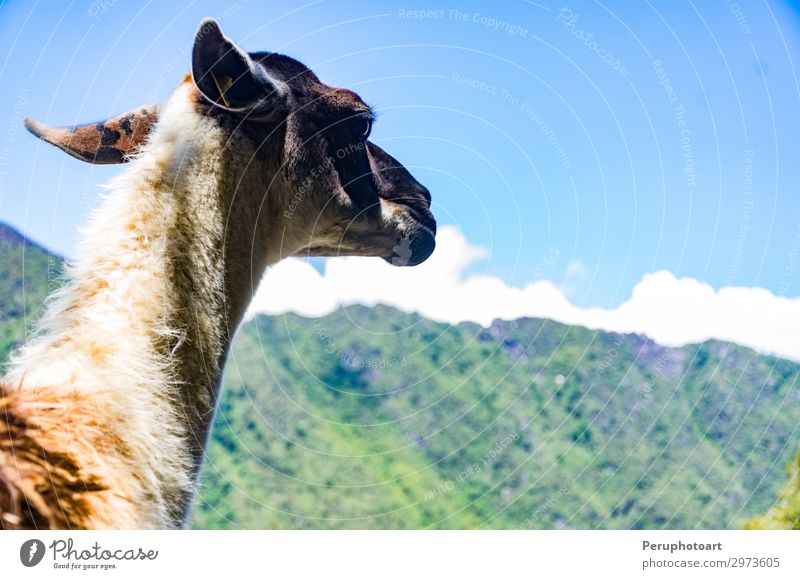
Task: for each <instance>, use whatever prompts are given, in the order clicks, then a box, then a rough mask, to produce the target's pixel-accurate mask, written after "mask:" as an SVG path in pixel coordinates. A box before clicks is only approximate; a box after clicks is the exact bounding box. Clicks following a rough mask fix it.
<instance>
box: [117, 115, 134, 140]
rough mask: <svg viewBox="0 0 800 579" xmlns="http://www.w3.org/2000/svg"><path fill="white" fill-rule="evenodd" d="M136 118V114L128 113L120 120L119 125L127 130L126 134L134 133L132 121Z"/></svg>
mask: <svg viewBox="0 0 800 579" xmlns="http://www.w3.org/2000/svg"><path fill="white" fill-rule="evenodd" d="M135 118H136V117H135V116H134V115H128V116H127V117H125V118H124V119H122V120H121V121H120V122H119V126H120V127H121V128H122V130H123V131H125V134H126V135H132V134H133V127H132V126H131V121H132V120H133V119H135Z"/></svg>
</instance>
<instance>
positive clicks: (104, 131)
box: [96, 123, 120, 153]
mask: <svg viewBox="0 0 800 579" xmlns="http://www.w3.org/2000/svg"><path fill="white" fill-rule="evenodd" d="M96 128H97V132H98V133H100V146H101V148H102V147H108V146H110V145H113V144H115V143H116V142H117V141H119V137H120V134H119V131H115V130H114V129H109V128H108V127H106V126H105V125H104V124H103V123H99V124H98V125H97V127H96ZM99 152H100V151H98V153H99Z"/></svg>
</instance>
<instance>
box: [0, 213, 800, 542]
mask: <svg viewBox="0 0 800 579" xmlns="http://www.w3.org/2000/svg"><path fill="white" fill-rule="evenodd" d="M0 231H4V232H5V233H0V235H2V238H3V239H9V240H10V241H7V242H6V243H5V247H4V250H3V255H2V257H1V258H0V260H1V261H0V280H2V283H0V303H2V304H4V305H3V306H2V307H4V308H6V309H3V310H2V313H0V332H2V333H0V336H2V340H0V348H3V349H2V350H0V352H2V353H3V355H4V356H5V353H7V352H8V349H9V347H10V345H11V344H12V343H13V342H16V341H18V340H19V339H21V337H22V336H24V328H25V325H26V322H27V323H30V321H31V320H32V319H33V318H34V317H35V315H36V313H37V311H38V310H37V306H38V305H39V304H40V303H41V299H42V298H43V296H44V295H45V294H46V292H47V289H48V283H50V282H49V281H48V280H50V281H51V282H52V280H53V279H54V277H53V272H55V271H60V269H58V268H60V261H59V260H58V259H57V258H54V257H52V256H49V255H48V254H47V253H46V252H44V250H41V248H38V247H36V246H33V245H31V244H29V243H27V242H24V241H23V240H22V239H21V238H19V237H15V236H14V234H13V233H11V232H9V230H8V229H7V228H0ZM23 256H24V259H23ZM23 263H24V265H25V267H24V268H23V267H22V265H23ZM23 281H24V287H25V290H26V291H25V294H24V299H22V298H20V297H19V296H20V295H21V294H20V292H21V290H20V288H21V287H22V284H23ZM35 298H38V301H37V299H35ZM14 299H18V302H14V301H13V300H14ZM10 303H15V304H16V305H15V306H14V308H16V309H14V308H9V307H8V306H7V305H6V304H10ZM7 312H9V313H7ZM20 312H21V313H20ZM798 377H800V365H798V364H795V363H792V362H788V361H785V360H781V359H777V358H773V357H769V356H762V355H759V354H757V353H755V352H753V351H752V350H749V349H747V348H742V347H740V346H736V345H732V344H727V343H722V342H717V341H709V342H706V343H704V344H700V345H694V346H685V347H683V348H676V349H670V348H664V347H661V346H659V345H657V344H655V343H653V342H652V341H650V340H647V339H645V338H643V337H641V336H637V335H618V334H610V333H606V332H600V331H590V330H587V329H585V328H580V327H570V326H565V325H562V324H557V323H554V322H552V321H548V320H539V319H521V320H516V321H513V322H496V323H494V324H493V325H492V326H491V327H490V328H482V327H480V326H477V325H474V324H459V325H448V324H441V323H436V322H433V321H430V320H427V319H424V318H422V317H420V316H417V315H414V314H406V313H402V312H400V311H397V310H395V309H392V308H388V307H383V306H378V307H374V308H366V307H362V306H354V307H349V308H346V309H342V310H339V311H337V312H336V313H334V314H332V315H330V316H327V317H325V318H321V319H306V318H302V317H299V316H296V315H284V316H272V317H268V316H259V317H257V318H255V319H254V320H252V321H250V322H249V323H247V324H245V325H244V326H243V327H242V328H241V330H240V331H239V334H238V335H237V338H236V340H235V342H234V345H233V348H232V351H231V354H230V359H229V363H228V368H227V371H226V375H225V378H224V387H223V392H222V395H221V399H220V406H219V411H218V414H217V420H216V425H215V428H214V432H213V435H212V441H211V444H210V447H209V453H208V458H207V461H206V465H205V468H204V470H203V473H202V480H201V483H202V484H201V489H200V492H199V496H198V497H197V500H196V507H195V511H194V516H193V526H194V527H195V528H428V527H430V528H474V527H482V528H513V529H516V528H560V527H568V528H662V527H663V528H734V527H740V526H742V525H744V524H745V523H746V522H747V521H748V520H751V519H752V518H753V517H755V516H756V515H759V514H762V513H768V512H769V513H770V516H772V515H773V514H774V512H775V511H777V510H778V509H781V508H784V507H785V504H787V503H788V504H790V505H791V504H794V505H796V504H797V502H796V500H795V499H796V497H797V493H795V495H793V496H790V494H791V493H789V492H788V491H787V490H784V491H783V495H782V496H783V498H782V499H780V501H782V502H778V503H777V504H776V497H777V496H778V493H779V491H780V489H781V487H782V486H783V485H784V482H785V480H786V477H785V472H784V466H785V465H786V464H787V463H789V462H790V460H791V457H792V456H793V455H794V453H796V452H797V450H798V446H800V445H798V442H797V441H798V437H797V425H798V424H799V423H800V405H798V404H797V399H798V397H800V389H798ZM795 479H796V477H795ZM787 489H789V487H787ZM795 508H796V506H795ZM775 516H777V515H775ZM759 520H760V519H759ZM770 520H771V519H770ZM749 524H750V525H751V526H752V525H753V522H752V521H751V522H750V523H749ZM774 526H778V523H775V524H774ZM784 526H785V524H784Z"/></svg>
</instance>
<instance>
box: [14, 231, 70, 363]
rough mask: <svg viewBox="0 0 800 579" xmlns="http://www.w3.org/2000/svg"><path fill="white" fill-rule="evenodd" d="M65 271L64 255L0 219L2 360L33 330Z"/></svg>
mask: <svg viewBox="0 0 800 579" xmlns="http://www.w3.org/2000/svg"><path fill="white" fill-rule="evenodd" d="M61 273H62V259H61V258H60V257H58V256H56V255H53V254H52V253H50V252H48V251H47V250H46V249H44V248H42V247H41V246H39V245H37V244H36V243H33V242H32V241H30V240H28V239H27V238H25V237H24V236H23V235H22V234H21V233H19V232H18V231H16V230H15V229H13V228H12V227H9V226H8V225H5V224H4V223H1V222H0V361H5V360H6V358H7V357H8V355H9V354H10V353H11V350H13V349H14V347H15V346H16V345H17V343H18V342H20V341H21V340H24V338H25V336H26V335H27V332H28V331H29V330H30V329H32V327H33V321H35V320H36V318H37V317H38V315H39V311H40V310H41V307H42V304H43V303H44V299H45V297H47V294H48V293H49V292H50V291H52V290H53V289H55V288H56V287H58V285H59V276H60V275H61Z"/></svg>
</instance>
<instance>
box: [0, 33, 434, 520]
mask: <svg viewBox="0 0 800 579" xmlns="http://www.w3.org/2000/svg"><path fill="white" fill-rule="evenodd" d="M198 46H199V48H198ZM193 67H194V68H193V73H194V74H193V76H192V77H187V78H186V79H185V80H184V82H183V83H182V84H181V85H180V86H179V87H178V88H177V89H176V91H175V92H174V93H173V94H172V96H171V97H170V98H169V99H168V101H167V102H166V103H164V104H163V105H160V106H158V107H151V108H148V110H149V111H152V114H153V115H155V114H156V113H157V115H158V118H157V119H150V118H149V117H148V119H147V122H146V123H141V124H139V125H137V127H138V128H133V129H132V133H131V135H130V137H131V138H130V139H129V140H128V141H123V140H120V143H122V144H123V145H125V147H126V148H125V150H124V151H123V153H122V154H120V155H118V156H116V161H115V162H128V161H130V163H129V165H128V167H127V169H126V170H125V171H124V172H123V173H122V174H121V175H120V177H118V178H117V179H115V180H113V181H112V182H111V183H110V184H109V186H108V189H109V193H108V195H106V196H105V198H104V199H103V202H102V204H101V206H100V207H99V209H97V210H96V212H95V213H94V215H93V216H92V218H91V219H90V222H89V225H88V227H86V228H85V229H84V230H83V232H82V241H81V244H80V246H79V249H78V252H77V255H76V257H75V259H74V261H73V262H71V263H70V265H69V266H68V268H67V270H66V276H67V282H66V283H65V284H64V286H63V287H62V289H60V290H58V291H56V292H55V293H54V294H53V295H52V296H51V297H50V301H49V303H48V307H47V308H46V313H45V315H44V317H43V319H42V321H41V323H40V328H39V330H38V331H37V333H36V335H35V337H34V338H33V339H32V340H31V341H29V342H28V343H27V344H26V345H25V346H24V348H22V350H21V351H20V352H18V353H17V354H16V355H15V356H14V357H13V358H12V365H11V369H10V372H9V373H8V375H7V376H6V378H5V380H4V383H5V384H7V385H17V386H14V387H13V388H12V387H10V386H5V387H4V388H3V402H2V406H0V408H2V410H3V412H4V413H5V415H4V416H3V415H2V414H0V434H2V435H3V437H4V439H5V441H6V442H5V443H2V445H0V508H2V510H3V515H2V516H3V520H4V526H14V527H22V528H32V527H53V528H56V527H69V528H80V527H88V528H175V527H180V526H182V525H184V524H185V521H186V517H187V513H188V512H189V507H190V504H191V498H192V494H193V492H194V488H195V483H196V477H197V473H198V471H199V468H200V465H201V463H202V458H203V452H204V448H205V445H206V441H207V438H208V433H209V429H210V426H211V423H212V422H213V418H214V410H215V405H216V400H217V397H218V394H219V385H220V380H221V376H222V370H223V366H224V362H225V358H226V355H227V352H228V348H229V345H230V341H231V338H232V336H233V333H234V332H235V330H236V327H237V326H238V324H239V322H240V321H241V319H242V317H243V315H244V312H245V310H246V308H247V305H248V304H249V301H250V299H251V297H252V294H253V292H254V291H255V288H256V286H257V284H258V280H260V278H261V277H262V274H263V273H264V270H265V269H266V268H267V267H268V266H269V265H271V264H273V263H275V262H277V261H278V260H280V259H282V258H283V257H286V256H290V255H303V254H314V255H341V254H350V255H372V256H381V257H384V258H386V259H392V255H393V251H394V249H395V248H396V247H397V246H398V245H400V246H404V247H403V248H404V249H409V250H410V251H409V253H410V259H407V260H405V261H403V262H402V263H398V265H413V264H415V263H419V262H421V261H423V260H424V259H426V258H427V256H428V255H430V252H431V251H432V250H433V243H434V241H433V234H434V232H435V222H434V221H433V217H432V216H431V215H430V196H429V195H428V192H427V190H426V189H425V188H424V187H422V186H421V185H420V184H419V183H417V182H416V181H415V180H414V179H413V177H411V175H410V174H409V173H408V172H407V171H406V170H405V169H404V168H403V167H402V166H401V165H399V164H398V163H397V162H396V161H395V160H394V159H392V158H391V157H390V156H389V155H387V154H386V153H384V152H383V151H382V150H381V149H379V148H378V147H377V146H375V145H373V144H372V143H369V142H368V141H367V140H366V137H367V134H368V127H369V125H368V124H367V125H365V120H364V117H363V115H364V114H365V113H364V111H365V110H367V109H366V105H364V103H363V102H362V101H361V100H360V99H358V97H357V96H356V95H355V94H354V93H351V92H350V91H344V90H342V89H334V88H331V87H328V86H327V85H324V84H322V83H321V82H319V80H318V79H317V78H316V76H315V75H314V74H313V73H312V72H311V71H309V70H308V69H306V68H305V67H304V66H303V65H301V64H300V63H298V62H297V61H294V60H292V59H289V58H288V57H284V56H281V55H274V54H268V53H257V54H254V55H247V54H246V53H244V52H243V51H241V50H240V49H238V48H236V47H235V45H233V44H232V43H231V42H230V41H229V40H228V39H226V38H225V37H224V36H222V33H221V32H220V31H219V28H218V27H217V26H216V23H213V22H205V23H204V24H203V26H202V27H201V29H200V31H199V32H198V35H197V38H196V41H195V50H194V58H193ZM208 75H213V78H214V79H218V80H219V79H221V80H222V81H223V82H222V84H221V85H220V84H219V83H217V82H216V81H215V82H214V83H209V82H208ZM219 86H224V87H226V88H225V89H224V90H225V92H224V93H222V94H215V93H212V92H210V91H213V90H216V88H215V87H219ZM260 91H261V92H260ZM220 102H222V103H225V105H226V106H221V105H219V104H218V103H220ZM248 103H252V104H251V105H250V108H248ZM227 105H236V107H237V108H226V107H227ZM250 117H253V119H254V120H249V119H250ZM120 119H123V120H124V118H123V117H118V118H117V119H116V120H113V121H109V122H106V123H98V124H97V125H96V127H103V131H102V132H103V135H101V137H100V138H97V137H96V136H94V135H88V134H87V133H86V131H87V130H88V129H87V128H86V127H85V126H84V127H83V128H81V129H79V130H78V132H79V133H80V134H81V135H82V137H81V138H80V139H78V138H76V139H70V138H69V137H68V135H66V136H65V133H64V132H63V131H59V130H55V129H51V128H49V127H46V126H44V125H40V124H38V123H34V122H28V123H27V124H28V126H29V127H34V128H35V129H36V130H35V132H36V134H37V135H38V136H40V137H41V138H43V139H45V140H48V141H50V142H52V143H53V144H55V145H57V146H59V147H60V148H62V149H65V150H68V152H70V154H74V156H76V157H78V158H81V159H83V160H90V161H93V162H109V159H110V158H111V156H110V155H109V154H106V153H104V154H102V155H94V154H93V152H92V150H90V149H92V147H102V146H107V145H105V144H104V142H105V143H108V141H109V139H110V138H111V137H108V136H107V134H106V130H107V129H108V127H121V128H123V129H124V127H123V124H122V123H123V120H120ZM352 119H355V122H354V121H352ZM365 126H366V129H367V130H365V128H364V127H365ZM331 127H334V128H335V129H334V128H331ZM145 129H146V130H147V131H148V133H147V135H146V137H145V136H144V135H143V134H142V133H141V131H143V130H145ZM97 130H98V131H99V130H100V129H97ZM114 130H116V129H114ZM137 131H139V132H137ZM90 136H91V137H92V138H89V137H90ZM84 137H85V138H84ZM104 139H105V141H104ZM126 143H127V144H126ZM132 143H135V145H136V146H137V147H139V146H140V148H139V149H137V150H136V151H133V150H131V149H130V148H129V147H128V145H131V144H132ZM140 144H141V145H140ZM131 146H132V145H131ZM72 148H75V150H71V149H72ZM87 149H88V150H87ZM342 151H344V152H343V153H342Z"/></svg>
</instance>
